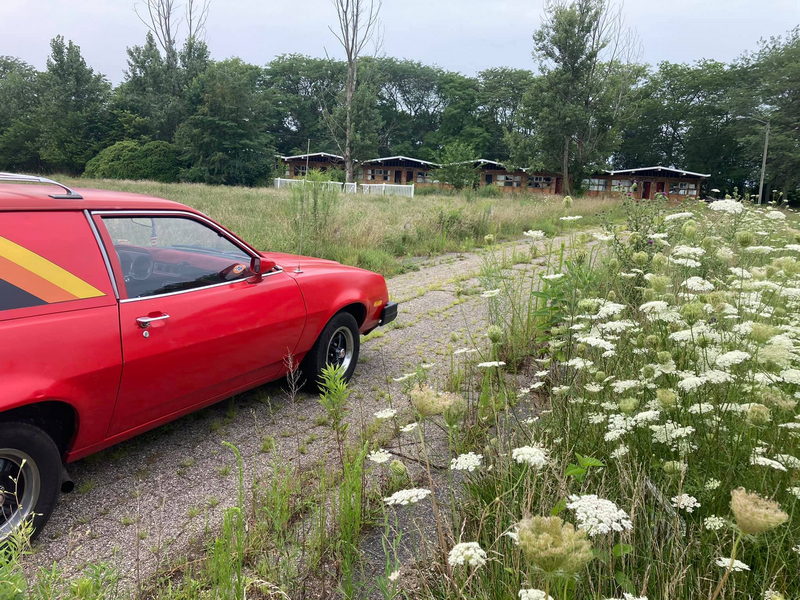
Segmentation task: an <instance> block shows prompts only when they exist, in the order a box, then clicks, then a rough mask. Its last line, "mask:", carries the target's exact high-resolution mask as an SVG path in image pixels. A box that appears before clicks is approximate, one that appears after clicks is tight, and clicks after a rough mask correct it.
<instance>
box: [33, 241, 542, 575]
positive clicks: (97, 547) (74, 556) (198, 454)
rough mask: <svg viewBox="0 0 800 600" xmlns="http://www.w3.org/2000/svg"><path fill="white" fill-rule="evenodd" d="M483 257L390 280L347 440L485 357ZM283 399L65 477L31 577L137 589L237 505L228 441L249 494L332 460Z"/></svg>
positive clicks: (108, 456) (265, 396)
mask: <svg viewBox="0 0 800 600" xmlns="http://www.w3.org/2000/svg"><path fill="white" fill-rule="evenodd" d="M540 244H541V243H540ZM515 246H516V247H519V249H521V250H523V251H525V252H527V248H528V244H527V243H525V242H518V243H516V244H509V245H507V246H505V247H506V248H509V249H510V248H513V247H515ZM482 257H483V253H482V252H481V251H477V252H472V253H464V254H448V255H444V256H440V257H437V258H436V259H433V260H430V261H427V262H425V263H422V264H421V266H420V269H419V270H418V271H415V272H411V273H407V274H403V275H400V276H397V277H394V278H392V279H391V280H389V282H388V284H389V291H390V295H391V297H392V298H393V299H395V300H398V301H400V302H401V305H400V313H399V315H398V318H397V324H396V326H394V327H392V328H389V329H388V331H386V333H385V335H382V336H379V337H376V338H375V339H372V340H368V341H367V342H366V343H365V344H364V345H362V354H361V357H362V358H361V363H360V365H359V368H358V370H357V371H356V375H355V377H354V379H353V382H352V384H351V387H352V390H353V395H352V396H351V410H350V413H349V419H350V420H351V421H352V424H351V431H353V430H356V428H359V427H360V426H362V425H363V424H364V423H365V422H370V421H372V420H373V419H374V417H373V416H372V414H373V412H375V411H377V410H380V409H382V408H386V407H387V406H388V405H389V402H390V401H391V399H394V402H404V401H402V400H401V397H402V395H401V394H400V393H399V387H400V386H399V384H397V383H395V382H393V381H392V378H393V377H397V376H399V375H402V374H403V373H408V372H412V371H414V370H415V369H416V368H417V367H418V366H419V365H420V363H423V362H426V363H436V366H434V367H433V373H434V377H435V376H436V374H437V373H439V374H441V373H442V372H444V371H446V370H447V366H448V360H442V359H443V358H444V357H446V356H449V354H450V352H452V350H453V349H454V348H458V347H461V346H474V345H476V344H477V345H482V342H481V339H482V338H483V332H484V331H485V328H486V317H487V315H486V310H485V304H486V301H485V300H484V299H483V298H481V296H480V294H478V293H470V291H472V292H475V291H477V290H476V288H477V286H478V282H477V280H476V279H475V277H476V275H477V274H478V273H479V271H480V268H481V264H482V260H483V258H482ZM465 290H466V293H464V291H465ZM285 387H286V385H285V382H278V383H274V384H270V385H267V386H263V387H261V388H258V389H256V390H253V391H251V392H248V393H246V394H242V395H240V396H238V397H237V398H236V399H235V400H231V401H225V402H222V403H220V404H218V405H216V406H213V407H210V408H207V409H205V410H202V411H200V412H198V413H195V414H193V415H189V416H187V417H184V418H182V419H180V420H178V421H175V422H173V423H171V424H168V425H165V426H163V427H160V428H158V429H156V430H154V431H151V432H149V433H147V434H145V435H142V436H140V437H138V438H135V439H133V440H131V441H128V442H125V443H122V444H119V445H118V446H115V447H113V448H111V449H109V450H107V451H104V452H102V453H100V454H98V455H95V456H92V457H89V458H87V459H85V460H82V461H79V462H77V463H75V464H73V465H71V466H70V473H71V475H72V476H73V479H74V480H75V484H76V491H75V492H73V493H71V494H68V495H64V496H63V497H62V498H61V501H60V503H59V505H58V507H57V509H56V511H55V513H54V514H53V516H52V519H51V520H50V523H49V524H48V526H47V527H46V528H45V530H44V532H43V533H42V535H41V537H40V538H39V541H38V542H37V543H36V544H35V546H34V553H33V554H32V555H31V556H29V557H28V558H27V559H26V560H27V564H26V567H27V569H28V570H29V571H32V570H35V569H36V568H38V567H40V566H45V567H49V566H50V565H52V564H53V563H57V564H58V565H59V567H60V568H61V569H62V570H63V572H64V573H65V575H66V576H68V577H69V576H74V575H76V574H77V573H79V572H80V571H81V570H82V569H83V568H84V567H85V566H86V565H87V564H88V563H97V562H106V563H109V564H110V565H112V566H113V567H114V568H116V569H117V570H118V571H120V572H121V573H122V574H123V576H124V577H125V578H126V579H127V580H128V581H129V582H131V583H135V582H137V581H143V580H144V579H145V578H146V577H148V576H149V575H151V574H152V573H153V572H154V571H155V570H156V569H157V568H158V567H159V566H160V565H163V564H164V563H166V562H169V561H170V559H171V558H172V557H176V556H181V555H182V554H185V553H186V552H187V551H188V550H189V549H190V548H191V547H192V543H193V542H194V543H196V542H197V540H198V539H202V538H203V537H204V534H205V533H206V532H205V530H214V529H215V528H216V526H217V524H218V523H219V520H220V517H221V515H222V512H223V510H224V509H225V508H227V507H228V506H231V505H232V504H233V503H234V501H235V498H236V493H237V491H236V490H237V485H236V481H237V476H236V466H235V461H234V458H233V455H232V454H231V452H230V451H229V450H227V449H226V448H224V447H223V446H222V442H223V441H228V442H231V443H233V444H235V445H236V446H237V447H238V448H239V450H240V451H241V453H242V456H243V457H244V464H245V471H246V473H245V480H246V486H248V488H247V489H249V485H250V483H251V482H252V481H253V479H254V477H259V478H261V477H268V476H269V473H270V471H271V469H272V467H273V465H274V464H276V461H279V462H283V463H294V464H296V465H298V466H299V467H301V468H303V467H310V466H312V465H314V464H319V462H320V461H328V460H331V459H332V458H333V457H334V455H335V452H334V451H333V449H334V448H335V442H334V440H333V439H332V437H331V434H330V430H329V428H327V427H325V426H320V425H318V424H317V423H318V419H319V418H321V417H322V416H323V413H322V410H321V408H320V407H319V405H318V402H317V399H316V397H315V396H313V395H310V394H305V393H302V394H300V395H298V396H297V397H295V398H290V397H289V396H288V395H287V394H286V392H285V391H284V388H285ZM264 440H267V442H266V444H265V442H264ZM273 440H274V444H273V443H272V441H273ZM264 446H266V448H265V447H264ZM270 447H271V448H270ZM265 450H268V451H265Z"/></svg>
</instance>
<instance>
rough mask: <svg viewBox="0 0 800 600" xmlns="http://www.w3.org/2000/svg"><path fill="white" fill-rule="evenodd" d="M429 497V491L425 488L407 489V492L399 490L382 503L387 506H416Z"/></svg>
mask: <svg viewBox="0 0 800 600" xmlns="http://www.w3.org/2000/svg"><path fill="white" fill-rule="evenodd" d="M430 495H431V491H430V490H428V489H425V488H409V489H407V490H400V491H399V492H395V493H394V494H392V495H391V496H389V497H388V498H384V499H383V501H384V502H385V503H386V504H388V505H389V506H405V505H407V504H416V503H417V502H419V501H420V500H424V499H425V498H427V497H428V496H430Z"/></svg>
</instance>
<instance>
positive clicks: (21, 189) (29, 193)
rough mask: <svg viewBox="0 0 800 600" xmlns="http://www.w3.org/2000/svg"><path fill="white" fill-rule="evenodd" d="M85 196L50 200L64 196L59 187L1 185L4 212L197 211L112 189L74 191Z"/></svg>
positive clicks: (0, 196)
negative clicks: (52, 195) (78, 198)
mask: <svg viewBox="0 0 800 600" xmlns="http://www.w3.org/2000/svg"><path fill="white" fill-rule="evenodd" d="M74 191H75V192H77V193H78V194H80V195H81V196H83V198H82V199H80V200H62V199H55V198H51V197H50V196H49V194H63V193H64V190H63V189H62V188H60V187H58V186H56V185H41V184H26V183H21V184H14V183H2V182H0V211H4V210H84V209H89V210H104V209H106V210H111V209H114V210H138V209H142V210H153V209H159V210H188V211H191V212H197V211H196V210H194V209H192V208H189V207H188V206H186V205H184V204H180V203H179V202H173V201H172V200H164V199H163V198H156V197H154V196H146V195H144V194H132V193H129V192H114V191H110V190H94V189H84V188H81V189H75V190H74Z"/></svg>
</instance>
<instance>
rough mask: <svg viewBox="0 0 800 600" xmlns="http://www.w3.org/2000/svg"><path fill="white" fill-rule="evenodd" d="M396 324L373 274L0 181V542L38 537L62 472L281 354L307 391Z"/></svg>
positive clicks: (231, 388) (260, 379) (271, 366)
mask: <svg viewBox="0 0 800 600" xmlns="http://www.w3.org/2000/svg"><path fill="white" fill-rule="evenodd" d="M19 182H23V183H19ZM30 183H38V184H47V185H48V186H49V187H42V186H41V185H29V184H30ZM58 188H63V190H62V189H58ZM396 315H397V305H396V304H395V303H392V302H389V297H388V293H387V289H386V282H385V281H384V279H383V277H382V276H381V275H378V274H377V273H372V272H370V271H365V270H363V269H357V268H354V267H348V266H344V265H341V264H339V263H336V262H333V261H330V260H322V259H318V258H307V257H302V256H293V255H289V254H280V253H274V252H259V251H257V250H255V249H253V248H252V247H251V246H249V245H248V244H247V243H246V242H244V241H243V240H241V239H240V238H238V237H237V236H236V235H234V234H233V233H231V232H230V231H228V230H227V229H225V228H224V227H222V226H221V225H219V224H217V223H215V222H214V221H212V220H211V219H209V218H208V217H206V216H204V215H203V214H201V213H199V212H197V211H196V210H194V209H192V208H189V207H188V206H184V205H182V204H178V203H176V202H171V201H168V200H162V199H159V198H152V197H147V196H141V195H137V194H125V193H119V192H109V191H100V190H76V191H73V190H71V189H69V188H67V187H66V186H63V185H61V184H58V183H56V182H54V181H51V180H49V179H44V178H40V177H32V176H25V175H13V174H0V378H2V384H0V497H1V498H2V508H1V509H0V539H2V538H4V537H6V536H8V534H9V533H10V532H11V531H13V530H14V529H15V528H16V527H18V526H19V524H20V523H21V522H23V521H24V520H25V519H29V518H30V519H32V521H33V525H34V528H35V530H40V529H41V527H42V526H43V525H44V524H45V523H46V521H47V519H48V517H49V515H50V513H51V512H52V510H53V507H54V506H55V503H56V501H57V498H58V495H59V493H60V492H61V491H68V490H69V489H71V485H72V484H71V482H70V481H69V478H68V476H67V475H66V470H65V469H64V466H63V464H64V463H68V462H71V461H74V460H77V459H80V458H82V457H84V456H87V455H88V454H91V453H93V452H97V451H98V450H102V449H103V448H106V447H108V446H111V445H112V444H115V443H117V442H120V441H122V440H125V439H127V438H130V437H133V436H135V435H137V434H139V433H142V432H144V431H146V430H148V429H152V428H154V427H157V426H158V425H161V424H163V423H165V422H167V421H170V420H172V419H175V418H177V417H180V416H181V415H185V414H186V413H189V412H191V411H195V410H197V409H199V408H202V407H204V406H207V405H209V404H212V403H214V402H217V401H219V400H222V399H223V398H227V397H230V396H232V395H234V394H237V393H239V392H242V391H244V390H247V389H250V388H253V387H256V386H258V385H261V384H263V383H265V382H268V381H272V380H275V379H279V378H281V377H283V376H285V375H286V373H287V369H288V367H287V364H289V361H288V360H287V358H288V357H292V358H293V360H294V361H296V362H295V364H299V365H300V369H301V370H302V373H303V375H304V377H305V378H306V379H307V380H308V381H310V382H314V381H316V380H317V378H318V376H319V374H320V371H321V370H322V368H323V367H324V366H326V365H328V364H335V365H339V366H340V367H341V368H343V369H344V371H345V376H346V377H347V378H349V377H350V376H351V375H352V374H353V371H354V370H355V367H356V362H357V360H358V352H359V334H362V333H367V332H369V331H370V330H372V329H374V328H375V327H377V326H379V325H383V324H386V323H388V322H389V321H392V320H393V319H394V318H395V316H396Z"/></svg>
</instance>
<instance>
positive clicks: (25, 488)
mask: <svg viewBox="0 0 800 600" xmlns="http://www.w3.org/2000/svg"><path fill="white" fill-rule="evenodd" d="M60 489H61V455H60V453H59V451H58V447H56V444H55V442H53V440H52V439H51V438H50V436H48V435H47V434H46V433H45V432H44V431H42V430H41V429H39V428H38V427H35V426H33V425H30V424H28V423H0V500H2V505H0V540H2V539H5V538H6V537H8V535H9V534H11V533H12V532H13V531H14V530H15V529H17V528H18V527H19V526H20V525H21V524H23V523H25V521H26V520H30V522H31V524H32V525H33V530H34V531H33V535H34V537H35V536H36V535H37V534H38V533H39V532H40V531H41V529H42V527H44V525H45V523H47V520H48V519H49V518H50V514H51V513H52V512H53V508H55V505H56V501H57V500H58V495H59V492H60Z"/></svg>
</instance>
